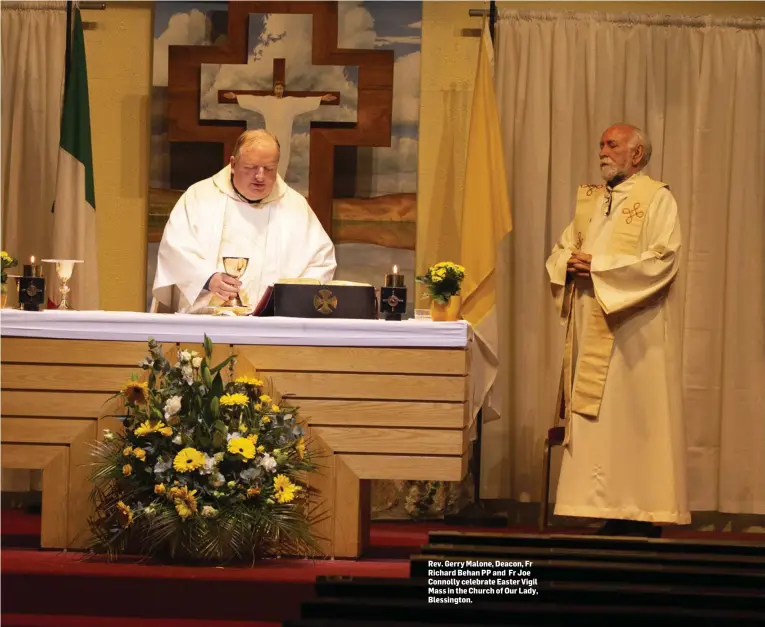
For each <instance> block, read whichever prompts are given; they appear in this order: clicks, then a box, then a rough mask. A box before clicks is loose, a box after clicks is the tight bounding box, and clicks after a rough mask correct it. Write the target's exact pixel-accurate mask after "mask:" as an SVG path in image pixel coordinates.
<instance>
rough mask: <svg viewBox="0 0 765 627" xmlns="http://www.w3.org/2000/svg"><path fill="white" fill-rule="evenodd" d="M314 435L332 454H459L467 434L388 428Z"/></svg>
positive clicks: (317, 430) (336, 430)
mask: <svg viewBox="0 0 765 627" xmlns="http://www.w3.org/2000/svg"><path fill="white" fill-rule="evenodd" d="M312 432H313V434H314V435H315V436H316V437H319V438H321V439H322V440H323V441H324V442H326V443H327V446H329V448H331V449H332V450H333V451H334V452H335V453H404V454H411V455H461V454H462V451H464V450H465V446H466V444H465V443H466V433H467V431H466V430H464V429H462V430H457V429H390V428H387V429H385V428H377V429H375V428H357V427H313V429H312Z"/></svg>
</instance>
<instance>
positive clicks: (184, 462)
mask: <svg viewBox="0 0 765 627" xmlns="http://www.w3.org/2000/svg"><path fill="white" fill-rule="evenodd" d="M204 463H205V456H204V453H201V452H200V451H198V450H197V449H195V448H185V449H183V450H181V451H180V452H179V453H178V454H177V455H176V456H175V459H174V460H173V468H175V469H176V470H177V471H178V472H189V471H191V470H196V469H197V468H200V467H201V466H203V465H204Z"/></svg>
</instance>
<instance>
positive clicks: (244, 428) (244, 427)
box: [237, 422, 247, 433]
mask: <svg viewBox="0 0 765 627" xmlns="http://www.w3.org/2000/svg"><path fill="white" fill-rule="evenodd" d="M237 431H239V433H247V425H246V424H244V423H243V422H240V423H239V427H237Z"/></svg>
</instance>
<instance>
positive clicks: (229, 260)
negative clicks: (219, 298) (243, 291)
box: [223, 257, 250, 307]
mask: <svg viewBox="0 0 765 627" xmlns="http://www.w3.org/2000/svg"><path fill="white" fill-rule="evenodd" d="M249 261H250V259H249V257H224V258H223V269H224V270H225V271H226V274H227V275H228V276H230V277H233V278H235V279H239V278H241V276H242V275H243V274H244V273H245V271H246V270H247V264H248V262H249ZM223 306H224V307H244V304H243V303H242V299H241V298H239V294H237V295H236V296H234V298H231V299H229V300H227V301H226V302H225V303H223Z"/></svg>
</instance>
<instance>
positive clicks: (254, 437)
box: [247, 433, 258, 446]
mask: <svg viewBox="0 0 765 627" xmlns="http://www.w3.org/2000/svg"><path fill="white" fill-rule="evenodd" d="M247 439H248V440H249V441H250V442H252V445H253V446H255V445H256V444H257V443H258V434H257V433H252V434H250V435H248V436H247Z"/></svg>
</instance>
